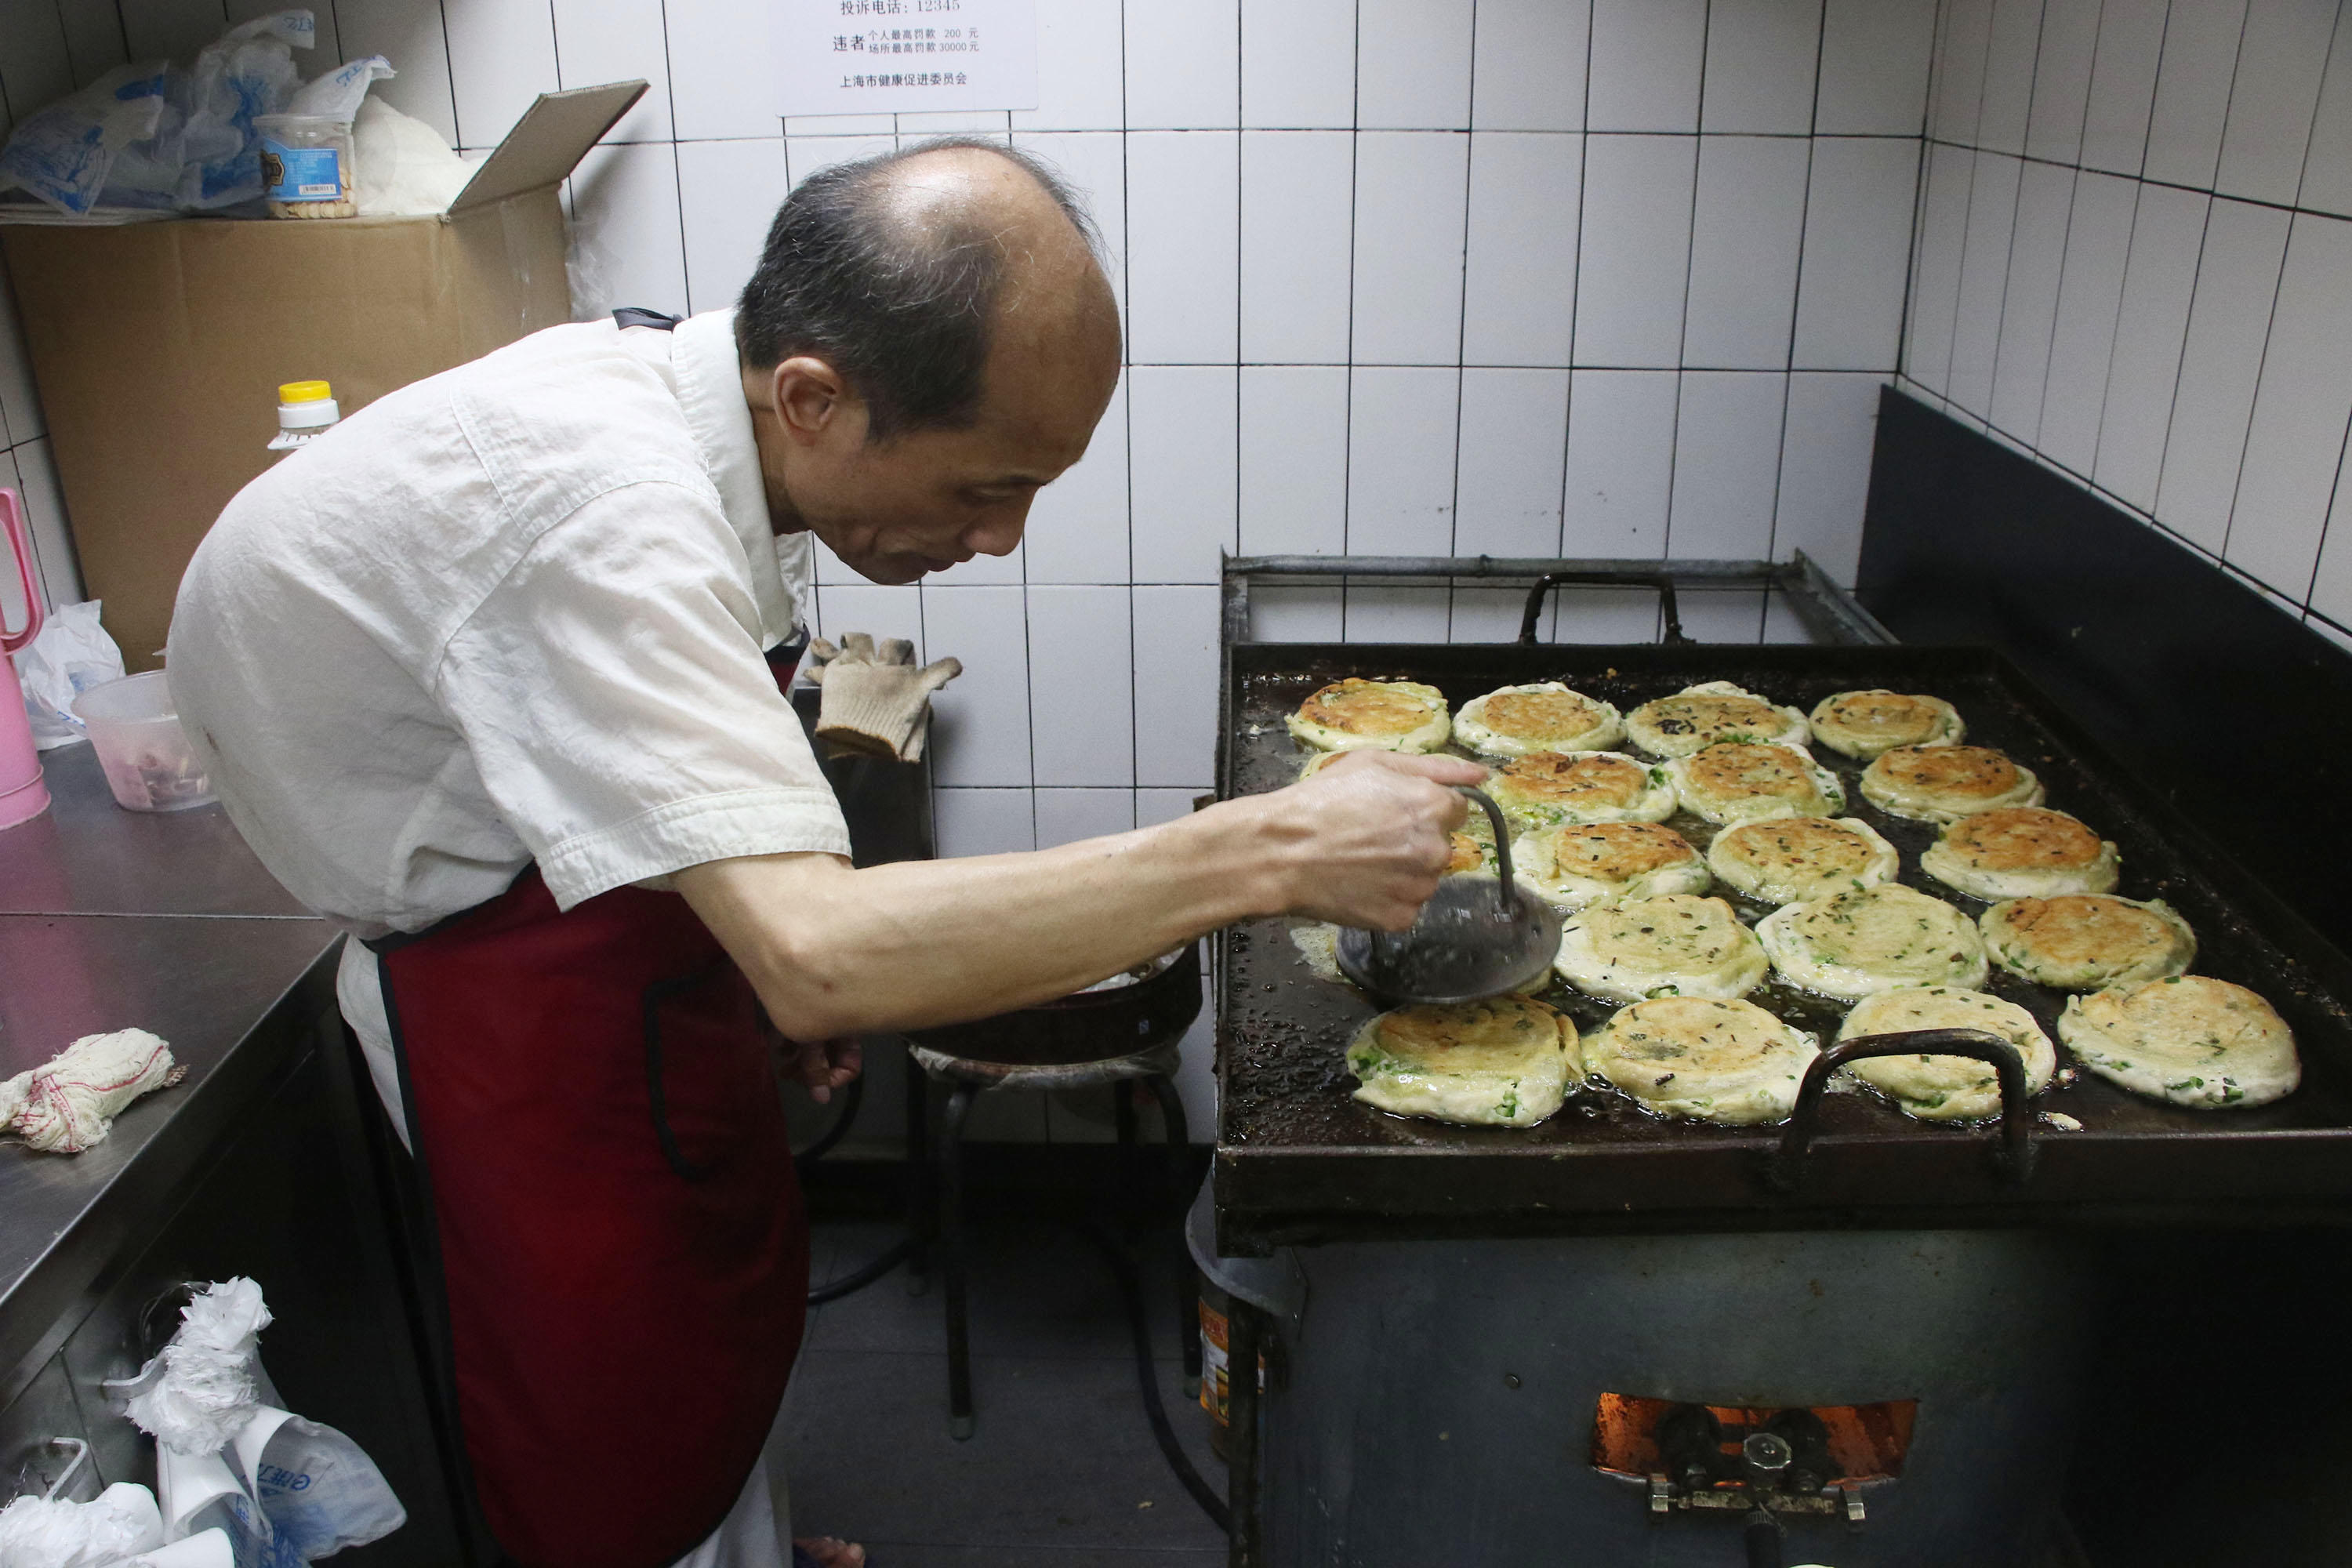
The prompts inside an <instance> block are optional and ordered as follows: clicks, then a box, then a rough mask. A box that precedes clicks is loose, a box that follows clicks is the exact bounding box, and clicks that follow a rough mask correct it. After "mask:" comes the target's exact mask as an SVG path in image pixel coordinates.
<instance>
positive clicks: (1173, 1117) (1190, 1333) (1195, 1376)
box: [1143, 1073, 1201, 1399]
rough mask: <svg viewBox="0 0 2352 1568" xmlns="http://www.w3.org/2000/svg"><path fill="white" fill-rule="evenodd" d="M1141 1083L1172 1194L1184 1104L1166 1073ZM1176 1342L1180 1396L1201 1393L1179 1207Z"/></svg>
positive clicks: (1193, 1284) (1193, 1282)
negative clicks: (1153, 1108)
mask: <svg viewBox="0 0 2352 1568" xmlns="http://www.w3.org/2000/svg"><path fill="white" fill-rule="evenodd" d="M1143 1081H1144V1082H1145V1083H1146V1084H1148V1085H1150V1089H1151V1098H1152V1099H1154V1100H1158V1101H1159V1102H1160V1123H1161V1125H1162V1126H1163V1127H1164V1128H1166V1130H1167V1138H1166V1142H1167V1150H1166V1153H1167V1164H1168V1171H1167V1181H1166V1186H1167V1188H1168V1189H1169V1190H1170V1191H1171V1192H1176V1191H1177V1190H1178V1186H1179V1184H1178V1182H1177V1177H1178V1176H1179V1175H1181V1173H1182V1170H1183V1166H1182V1161H1183V1158H1184V1145H1185V1142H1186V1141H1187V1137H1188V1133H1187V1129H1186V1128H1185V1125H1184V1102H1183V1101H1182V1100H1179V1099H1177V1098H1176V1085H1175V1082H1174V1080H1172V1079H1170V1078H1169V1077H1168V1075H1167V1074H1165V1073H1154V1074H1152V1075H1151V1076H1150V1078H1148V1079H1144V1080H1143ZM1176 1342H1177V1344H1178V1345H1180V1346H1181V1347H1182V1348H1183V1352H1184V1394H1185V1397H1186V1398H1188V1399H1189V1398H1192V1397H1193V1396H1195V1395H1197V1394H1199V1393H1200V1392H1201V1282H1200V1280H1199V1279H1198V1278H1197V1277H1195V1275H1194V1274H1193V1272H1192V1248H1191V1247H1187V1246H1185V1245H1184V1210H1183V1209H1182V1208H1181V1207H1180V1208H1178V1209H1177V1211H1176Z"/></svg>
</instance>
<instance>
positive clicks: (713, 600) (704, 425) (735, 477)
mask: <svg viewBox="0 0 2352 1568" xmlns="http://www.w3.org/2000/svg"><path fill="white" fill-rule="evenodd" d="M808 563H809V547H808V544H807V541H806V536H805V535H800V534H794V535H787V536H784V537H782V538H781V539H780V538H779V537H777V536H776V535H775V534H774V533H773V531H772V527H771V524H770V521H769V516H768V509H767V503H766V499H765V491H764V488H763V486H762V483H761V474H760V466H759V455H758V451H757V448H756V446H755V444H754V442H753V438H752V433H751V414H750V411H749V409H748V408H747V406H746V405H745V404H744V401H743V391H742V383H741V380H740V374H739V373H738V371H737V368H736V355H735V342H734V333H733V321H732V317H731V315H730V313H729V312H726V311H719V312H714V313H712V314H709V315H703V316H697V317H695V318H693V319H691V320H689V321H685V322H682V323H680V325H679V326H678V328H677V331H675V332H665V331H656V330H652V329H648V328H631V329H627V330H623V329H620V328H617V327H614V326H613V325H610V324H608V323H607V324H595V325H578V326H565V327H555V328H551V329H550V330H549V331H542V332H537V333H534V334H532V335H531V336H530V337H528V338H525V339H523V340H522V341H521V342H517V343H514V344H512V345H510V346H509V347H507V348H504V349H500V350H499V351H498V352H497V353H492V354H489V355H488V356H486V357H485V358H482V359H479V360H476V361H474V362H473V363H470V364H464V365H460V366H458V367H457V368H456V369H455V370H450V371H446V372H444V373H442V374H439V375H436V376H432V377H429V378H427V379H426V380H424V381H421V382H418V383H416V384H414V385H411V386H407V387H404V388H403V389H401V390H400V391H398V392H395V393H394V394H392V395H389V396H387V397H384V398H382V399H380V400H378V401H377V402H375V403H373V404H371V405H369V406H367V407H366V408H364V409H362V410H361V411H360V412H359V413H357V414H355V415H353V416H352V417H351V418H349V419H346V420H345V421H343V422H342V424H341V425H340V426H336V427H335V428H334V429H333V430H332V431H331V432H329V433H328V434H327V435H326V436H324V437H321V438H320V439H319V440H318V441H316V442H313V443H312V444H311V445H310V446H309V447H304V448H302V449H301V450H299V451H297V452H295V453H294V454H293V455H292V456H290V457H289V458H286V459H285V460H284V461H283V462H281V463H279V464H278V466H277V467H275V468H271V469H270V470H269V471H268V472H267V473H265V474H263V475H262V476H261V477H260V478H259V479H256V480H254V481H253V483H251V484H250V485H247V487H246V488H245V489H243V490H242V491H240V492H239V493H238V495H237V496H236V500H232V501H231V502H230V503H229V505H228V508H227V510H226V511H224V512H223V513H222V514H221V517H220V521H218V522H217V523H216V524H215V525H214V528H213V530H212V531H211V533H210V534H209V535H208V536H207V537H206V538H205V542H204V543H203V545H202V546H201V547H200V548H199V549H198V550H197V551H196V553H195V557H194V560H193V561H192V562H191V563H190V564H189V567H188V572H187V575H186V577H185V578H184V580H183V581H182V584H181V586H180V596H179V603H178V605H177V607H176V609H175V611H174V613H173V622H172V639H171V658H170V668H171V672H172V689H173V697H174V698H175V699H176V700H177V702H178V706H179V711H180V716H181V721H182V723H183V725H184V727H185V729H186V730H187V731H188V734H189V739H190V741H191V742H193V743H194V746H195V749H196V751H197V752H198V754H199V755H200V756H201V757H202V758H203V760H204V762H205V765H206V766H207V768H208V769H209V770H210V772H211V774H212V779H213V783H214V784H215V788H216V789H217V790H218V791H219V794H220V797H221V800H222V802H223V804H224V805H226V806H227V808H228V813H229V816H230V817H231V819H232V820H234V821H235V822H236V826H237V828H238V830H239V831H240V832H242V833H243V834H244V835H245V837H246V841H247V843H248V844H250V845H251V846H252V847H253V849H254V852H255V853H256V854H257V855H258V856H259V857H260V858H261V861H262V863H263V864H264V865H266V866H267V867H268V868H269V869H270V871H271V872H272V874H274V875H275V876H276V877H277V878H278V880H280V881H281V882H283V883H284V884H285V885H286V887H287V889H289V891H291V892H292V893H293V894H294V896H295V897H296V898H298V899H299V900H302V901H303V902H304V903H306V904H308V905H310V907H311V908H312V909H315V910H319V911H320V913H322V914H324V915H326V916H327V917H328V918H329V919H331V920H332V921H335V922H336V923H337V924H339V925H341V926H342V927H343V928H345V929H346V930H348V931H352V933H353V934H355V935H356V936H359V937H362V938H367V937H375V936H381V935H384V934H386V933H389V932H393V931H418V930H422V929H423V928H425V927H426V926H429V925H431V924H433V923H434V922H435V921H438V920H441V919H443V918H444V917H446V916H448V915H451V914H455V913H457V911H459V910H466V909H470V908H472V907H473V906H474V905H476V904H478V903H481V902H484V901H485V900H489V899H492V898H495V897H497V896H498V895H499V893H501V892H503V891H504V890H505V889H507V887H508V886H509V884H510V883H511V882H513V880H514V879H515V878H516V877H517V876H518V875H520V873H521V872H522V870H523V869H524V868H526V867H527V866H529V865H530V864H531V863H532V862H534V861H536V862H537V863H538V866H539V868H540V871H541V874H542V875H543V876H544V877H545V878H546V880H547V884H548V888H549V889H550V890H551V892H552V893H553V894H554V896H555V900H556V902H557V903H558V904H559V905H560V906H561V907H562V908H565V909H569V908H571V907H572V906H573V905H574V904H577V903H579V902H581V901H582V900H585V899H589V898H593V897H594V896H595V895H596V894H598V893H602V892H606V891H609V890H610V889H614V888H618V887H622V886H624V885H626V884H631V883H643V882H648V881H651V882H655V883H656V885H659V879H662V878H663V877H666V876H667V874H668V873H670V872H674V871H677V870H679V869H681V868H685V867H688V866H694V865H699V864H702V863H704V862H706V861H710V860H718V859H726V858H732V857H736V856H743V855H765V854H782V853H790V852H794V851H820V852H827V853H832V854H837V855H845V854H847V853H848V851H849V840H848V832H847V829H846V827H845V825H844V823H843V820H842V816H841V810H840V807H839V805H838V804H837V803H836V802H835V799H834V796H833V793H832V791H831V790H830V789H829V788H828V787H827V786H826V784H825V782H824V775H823V774H822V773H821V772H820V771H819V769H818V767H817V763H816V759H815V757H814V755H813V754H812V753H811V752H810V750H809V746H808V742H807V740H806V738H805V736H804V735H803V731H802V729H801V726H800V722H799V721H798V720H797V718H795V716H794V715H793V710H792V708H791V705H790V704H789V703H788V702H787V701H786V700H784V698H783V696H782V694H781V693H780V692H779V691H778V690H777V689H776V686H775V682H774V679H773V677H772V675H771V674H770V672H769V668H768V665H767V662H766V659H765V658H764V650H765V649H767V648H769V647H773V646H775V645H776V644H778V643H781V642H783V641H785V640H787V639H788V638H790V637H792V636H793V633H794V631H795V629H796V626H797V624H798V613H797V609H796V604H797V595H796V589H799V588H800V587H802V585H803V584H805V583H806V581H807V574H808ZM340 991H341V999H342V1003H343V1011H344V1014H345V1016H347V1017H348V1018H349V1019H350V1021H351V1023H352V1026H353V1028H354V1029H355V1031H356V1032H357V1033H358V1034H359V1036H360V1037H361V1041H362V1045H364V1046H365V1047H367V1049H368V1055H369V1058H370V1061H371V1064H372V1065H373V1067H374V1068H375V1078H376V1081H377V1087H378V1089H379V1090H380V1091H383V1093H384V1099H385V1102H386V1104H387V1105H390V1106H392V1107H393V1108H394V1111H395V1113H396V1112H397V1110H398V1096H397V1089H396V1080H395V1079H394V1075H393V1073H392V1069H391V1042H390V1032H389V1030H388V1028H387V1027H386V1025H385V1023H384V1016H383V997H382V994H381V993H380V991H379V989H378V984H377V979H376V973H375V965H374V961H373V954H372V953H370V952H367V950H365V949H363V948H362V947H360V946H359V944H358V943H356V942H354V943H352V945H351V946H350V948H349V949H348V950H347V951H346V952H345V954H344V960H343V968H342V973H341V986H340ZM394 1120H395V1123H397V1121H398V1117H397V1115H396V1114H395V1118H394Z"/></svg>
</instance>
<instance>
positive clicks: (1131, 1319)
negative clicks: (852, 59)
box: [1086, 1225, 1255, 1535]
mask: <svg viewBox="0 0 2352 1568" xmlns="http://www.w3.org/2000/svg"><path fill="white" fill-rule="evenodd" d="M1086 1232H1087V1239H1088V1240H1090V1241H1092V1242H1093V1243H1094V1244H1095V1246H1096V1247H1097V1248H1099V1249H1100V1251H1101V1252H1102V1255H1103V1258H1104V1260H1105V1261H1107V1262H1108V1263H1109V1265H1110V1271H1111V1273H1112V1274H1113V1275H1115V1276H1117V1277H1118V1290H1119V1294H1120V1295H1121V1296H1123V1297H1124V1298H1126V1300H1127V1326H1128V1332H1129V1334H1130V1335H1131V1336H1132V1337H1133V1339H1134V1341H1135V1379H1136V1383H1137V1384H1138V1385H1139V1387H1140V1388H1141V1389H1142V1391H1143V1415H1144V1418H1145V1419H1146V1420H1148V1421H1150V1423H1151V1436H1153V1437H1154V1438H1155V1439H1156V1440H1157V1441H1158V1442H1159V1444H1160V1454H1161V1455H1162V1457H1164V1458H1166V1459H1167V1461H1168V1468H1170V1469H1171V1470H1173V1471H1175V1472H1176V1479H1177V1480H1178V1481H1179V1482H1181V1483H1182V1485H1183V1488H1184V1489H1185V1490H1186V1491H1188V1492H1190V1493H1192V1500H1193V1501H1194V1502H1196V1503H1199V1504H1200V1505H1201V1511H1202V1513H1205V1514H1207V1515H1208V1516H1209V1522H1210V1523H1212V1524H1213V1525H1215V1526H1216V1527H1217V1528H1218V1530H1220V1531H1223V1533H1225V1534H1227V1535H1231V1534H1232V1533H1233V1532H1234V1521H1233V1515H1232V1514H1231V1513H1230V1512H1228V1511H1227V1510H1226V1508H1225V1500H1224V1499H1223V1498H1221V1497H1219V1496H1218V1495H1217V1493H1216V1490H1215V1489H1214V1488H1213V1487H1211V1486H1210V1485H1209V1483H1208V1482H1206V1481H1204V1480H1202V1479H1201V1472H1200V1471H1198V1470H1196V1469H1194V1468H1192V1459H1191V1458H1190V1457H1189V1456H1187V1455H1186V1454H1185V1452H1184V1446H1183V1445H1182V1444H1181V1443H1179V1442H1178V1441H1177V1440H1176V1428H1175V1427H1173V1426H1171V1425H1169V1422H1168V1408H1167V1406H1166V1405H1163V1404H1161V1403H1160V1369H1159V1366H1158V1365H1157V1364H1156V1363H1154V1362H1153V1361H1152V1359H1151V1323H1150V1318H1149V1316H1148V1315H1147V1314H1146V1313H1145V1311H1144V1309H1143V1286H1142V1284H1141V1283H1140V1282H1139V1280H1138V1279H1136V1277H1135V1264H1134V1262H1133V1260H1131V1259H1130V1258H1129V1257H1128V1256H1127V1252H1126V1249H1125V1248H1123V1247H1120V1246H1119V1244H1118V1242H1117V1241H1116V1240H1114V1239H1112V1238H1111V1237H1109V1236H1108V1235H1106V1234H1104V1233H1103V1231H1102V1230H1100V1229H1099V1228H1098V1227H1097V1226H1091V1225H1090V1226H1087V1227H1086ZM1252 1371H1253V1372H1255V1368H1253V1369H1252Z"/></svg>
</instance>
